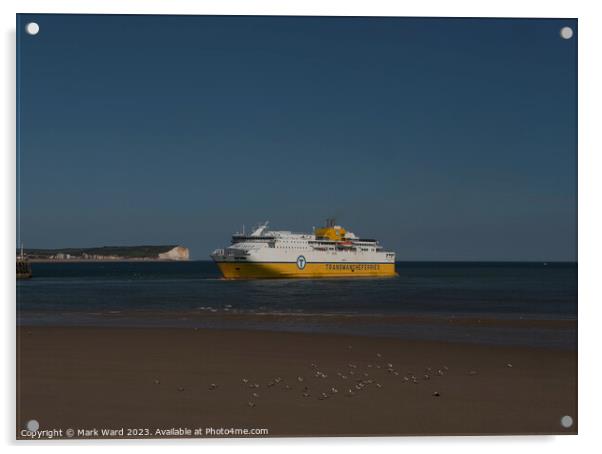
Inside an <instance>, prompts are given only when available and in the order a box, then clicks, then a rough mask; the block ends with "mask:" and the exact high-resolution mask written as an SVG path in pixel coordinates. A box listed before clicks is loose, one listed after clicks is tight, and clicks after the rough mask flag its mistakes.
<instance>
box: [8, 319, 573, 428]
mask: <svg viewBox="0 0 602 454" xmlns="http://www.w3.org/2000/svg"><path fill="white" fill-rule="evenodd" d="M17 346H18V355H17V362H18V364H17V421H16V422H17V438H27V437H26V436H25V435H23V434H22V433H21V430H22V428H23V427H24V426H25V424H26V422H27V421H29V420H31V419H35V420H37V421H39V423H40V429H41V430H42V429H63V431H65V430H66V429H67V428H73V429H75V430H76V431H77V429H93V428H96V429H98V430H100V429H120V428H124V429H125V430H126V431H127V429H128V428H130V429H134V428H138V429H148V431H149V433H150V434H151V435H155V434H156V432H155V431H156V429H163V430H167V429H170V428H189V429H191V430H192V431H194V429H197V428H201V429H202V435H203V436H220V434H219V430H218V432H216V433H215V434H214V435H211V434H210V433H205V429H206V428H213V429H220V428H226V429H229V428H238V429H245V428H246V429H268V431H269V433H268V436H277V437H279V436H366V435H466V434H478V435H482V434H561V433H563V434H575V433H576V432H577V353H576V351H571V350H553V349H542V348H521V347H500V346H484V345H476V344H460V343H443V342H412V341H405V340H399V339H389V338H369V337H359V336H342V335H326V334H301V333H281V332H262V331H226V330H202V329H184V328H180V329H176V328H174V329H170V328H135V329H134V328H92V327H20V328H18V329H17ZM388 364H391V365H392V367H389V366H388ZM427 368H430V369H428V370H427ZM388 369H389V370H388ZM439 370H440V372H438V371H439ZM425 374H426V375H428V376H429V377H428V379H426V378H425ZM316 375H319V376H316ZM324 375H325V377H324ZM412 375H414V376H415V377H416V383H413V381H412V379H411V376H412ZM299 377H300V378H301V379H302V380H303V381H300V379H299ZM404 377H407V378H408V381H405V380H404ZM243 379H246V380H248V382H247V383H243ZM278 379H280V380H278ZM358 380H363V381H366V383H365V384H364V386H363V387H362V386H361V385H360V387H361V389H359V390H358V389H356V385H358ZM368 381H371V382H370V383H369V382H368ZM212 384H213V385H215V387H213V386H212ZM255 384H256V385H258V387H257V388H255V387H251V386H252V385H255ZM305 387H307V389H305ZM212 388H214V389H212ZM333 388H334V389H336V390H337V391H338V392H334V391H333ZM349 389H352V391H353V395H352V396H348V394H349V393H348V390H349ZM253 393H256V394H257V397H254V396H253V395H252V394H253ZM322 393H326V396H327V398H323V396H322ZM304 394H306V395H307V396H304ZM250 403H251V404H250ZM564 415H570V416H571V417H572V418H573V420H574V422H575V423H574V425H573V426H572V427H570V428H564V427H563V426H562V425H561V423H560V421H561V418H562V417H563V416H564ZM172 433H173V432H172ZM194 435H195V434H194V432H193V436H194ZM196 435H197V436H198V435H199V434H198V433H197V434H196ZM120 436H121V435H113V437H120ZM124 436H125V437H127V433H126V434H124ZM164 436H170V435H169V432H166V435H164ZM250 436H255V435H250ZM76 438H77V432H76Z"/></svg>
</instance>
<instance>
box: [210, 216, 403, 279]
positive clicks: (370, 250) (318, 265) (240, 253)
mask: <svg viewBox="0 0 602 454" xmlns="http://www.w3.org/2000/svg"><path fill="white" fill-rule="evenodd" d="M211 258H212V259H213V260H214V262H215V263H216V264H217V266H218V268H219V269H220V271H221V273H222V275H223V277H224V278H226V279H260V278H324V277H326V278H331V277H344V278H354V277H390V276H396V275H397V273H396V271H395V252H392V251H386V250H384V249H383V247H382V246H381V245H379V243H378V241H376V240H374V239H366V238H360V237H358V236H356V235H355V234H354V233H352V232H350V231H347V230H346V229H344V228H343V227H341V226H340V225H337V224H336V222H335V220H334V219H328V220H327V221H326V225H325V226H324V227H320V228H314V232H313V233H311V234H310V233H293V232H290V231H283V230H269V229H268V222H265V223H264V224H261V225H259V226H258V227H256V228H255V229H254V230H253V231H252V233H251V234H250V235H247V234H245V233H244V228H243V232H242V233H235V234H234V235H232V242H231V245H230V246H228V247H227V248H225V249H216V250H215V251H213V253H212V254H211Z"/></svg>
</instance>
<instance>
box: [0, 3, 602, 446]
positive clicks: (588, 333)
mask: <svg viewBox="0 0 602 454" xmlns="http://www.w3.org/2000/svg"><path fill="white" fill-rule="evenodd" d="M0 8H1V11H2V15H1V16H0V17H1V18H2V19H1V20H2V28H3V30H2V32H3V34H2V37H3V46H2V52H3V55H2V63H3V64H2V70H0V73H1V77H2V84H1V85H0V86H1V87H2V98H3V108H2V110H1V111H0V112H1V113H0V115H1V117H2V118H1V121H0V127H1V128H2V130H1V131H2V133H1V135H0V136H1V137H2V138H3V139H4V153H3V154H2V163H1V169H2V172H3V178H2V180H1V181H2V183H1V184H0V191H1V192H2V196H1V197H0V200H1V203H2V206H1V210H2V211H1V212H2V213H4V214H6V216H5V218H4V219H5V221H4V222H3V223H2V232H3V235H2V238H3V241H2V249H1V250H0V251H1V257H2V262H1V263H2V273H0V276H1V279H2V289H3V290H4V292H3V293H4V296H5V298H3V300H2V307H3V309H4V317H3V322H4V332H3V333H2V338H3V340H5V342H4V345H3V348H2V362H1V365H2V375H1V376H2V377H3V379H4V382H3V386H2V391H3V397H4V399H3V400H2V402H3V403H4V408H3V411H2V413H1V422H0V429H1V430H2V441H4V443H5V444H9V445H10V446H9V448H14V447H15V442H13V441H12V440H13V439H14V427H15V426H14V420H15V416H14V404H15V400H14V389H13V388H14V384H15V379H14V360H15V350H14V333H15V329H14V317H15V309H14V304H15V285H14V264H13V263H14V262H13V260H14V253H15V89H14V86H15V64H14V59H15V34H14V33H15V13H17V12H21V13H27V12H29V13H122V14H237V15H241V14H250V15H261V14H268V15H340V16H379V15H382V16H449V17H567V18H575V17H576V18H578V19H579V30H578V33H579V361H580V364H579V365H580V368H579V386H580V388H579V396H580V398H579V432H580V435H579V436H576V437H575V436H556V437H434V438H426V437H425V438H367V439H358V438H355V439H342V438H337V439H269V440H217V441H216V440H211V441H207V440H200V441H197V440H194V441H191V440H179V441H153V442H149V441H138V442H132V441H130V442H120V441H114V442H72V443H66V442H45V443H44V444H43V445H42V444H41V443H35V444H33V446H31V444H28V443H19V444H20V445H21V446H22V449H25V450H26V451H27V450H29V449H35V447H36V446H38V447H39V448H41V449H45V450H47V449H50V450H53V451H54V450H61V451H62V450H63V449H65V447H66V446H65V445H67V446H73V447H75V448H76V449H79V448H81V447H83V445H86V447H87V448H90V449H97V450H98V449H106V447H107V445H108V444H110V445H111V449H118V450H121V449H124V448H127V449H131V448H133V447H138V448H140V447H141V448H143V449H144V450H145V451H146V450H148V451H151V452H160V451H162V450H164V449H165V448H166V447H167V446H172V445H174V446H178V447H179V448H185V449H194V450H195V451H198V450H199V448H200V449H207V448H210V449H212V450H213V449H221V448H224V449H226V450H228V451H232V450H235V449H240V448H244V449H245V450H250V452H261V453H263V452H264V451H266V450H270V451H276V450H278V451H282V450H287V451H289V452H304V453H306V452H307V451H308V450H311V451H315V450H316V449H321V448H326V449H329V450H337V449H341V450H344V451H345V452H346V453H347V452H364V451H365V450H366V449H367V448H369V447H372V446H374V447H378V448H394V449H395V450H400V449H405V450H411V451H416V450H424V449H426V450H428V451H431V450H433V451H434V450H436V451H438V452H442V451H444V452H446V453H454V452H458V453H459V452H461V453H463V454H465V453H469V452H479V453H481V452H482V451H483V450H487V452H491V453H495V452H500V453H504V454H507V453H508V451H510V450H516V449H520V450H523V449H525V450H526V449H530V450H533V449H541V448H543V449H545V450H546V452H547V453H548V452H549V453H555V452H562V453H563V454H566V453H567V450H569V449H575V448H577V449H580V450H590V449H591V450H593V448H594V446H595V445H596V444H598V445H599V444H600V443H599V442H598V440H597V439H596V433H597V422H598V420H599V419H600V418H599V414H600V410H601V409H602V405H601V404H602V402H601V399H600V395H602V389H601V388H602V385H601V384H600V383H599V380H600V379H601V378H602V374H601V368H600V365H599V364H600V361H601V358H600V354H599V351H598V348H597V347H598V345H601V342H600V335H599V333H600V331H601V330H600V328H599V327H598V324H599V323H600V321H602V316H601V311H600V306H601V305H602V301H600V298H597V297H599V296H600V292H599V291H597V287H596V283H597V281H599V280H600V276H599V274H600V265H599V263H600V262H601V261H602V250H601V249H602V248H601V247H600V245H601V240H600V237H601V235H602V222H601V215H600V213H601V207H602V191H601V183H600V181H601V180H602V175H601V174H600V160H601V158H600V154H601V153H602V146H601V145H602V144H601V140H600V134H599V130H600V129H602V125H601V124H600V123H601V120H602V116H601V115H600V114H599V111H600V107H601V106H602V99H601V96H600V94H601V90H600V86H601V84H602V82H601V81H602V70H601V64H600V61H601V59H600V57H599V52H600V49H602V46H601V31H602V23H601V21H600V14H599V8H597V7H596V2H593V1H587V2H586V1H575V0H572V1H569V0H566V1H562V2H561V1H555V0H554V1H527V0H505V1H495V2H494V1H471V0H455V1H445V0H441V1H415V2H408V1H406V2H402V1H398V2H394V1H384V0H365V1H357V0H347V1H329V0H304V1H301V0H289V1H287V2H283V1H276V0H272V1H267V0H254V1H244V0H236V1H228V0H222V1H219V0H212V1H201V0H198V1H192V0H189V1H186V0H171V1H158V0H155V1H153V0H104V1H103V0H87V1H81V0H79V1H76V0H70V1H68V0H54V1H42V0H37V1H26V0H23V1H19V2H14V1H13V2H9V1H4V2H0ZM596 442H598V443H596Z"/></svg>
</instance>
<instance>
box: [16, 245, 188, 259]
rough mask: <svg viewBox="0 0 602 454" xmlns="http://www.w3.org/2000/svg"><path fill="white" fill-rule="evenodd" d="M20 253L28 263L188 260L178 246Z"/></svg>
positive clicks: (45, 250) (185, 251)
mask: <svg viewBox="0 0 602 454" xmlns="http://www.w3.org/2000/svg"><path fill="white" fill-rule="evenodd" d="M22 253H23V255H24V257H26V258H27V259H28V260H29V261H30V262H129V261H136V262H139V261H161V262H163V261H188V260H190V251H189V250H188V248H187V247H184V246H180V245H165V246H164V245H161V246H148V245H145V246H102V247H94V248H62V249H24V250H23V252H22ZM17 254H19V252H18V253H17Z"/></svg>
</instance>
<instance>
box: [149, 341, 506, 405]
mask: <svg viewBox="0 0 602 454" xmlns="http://www.w3.org/2000/svg"><path fill="white" fill-rule="evenodd" d="M348 348H349V349H351V348H352V347H351V346H349V347H348ZM375 356H376V360H375V361H373V362H371V363H368V364H366V365H365V367H366V369H365V370H361V369H360V368H358V365H357V364H356V363H353V362H350V363H348V364H347V367H345V368H343V370H339V371H337V372H336V374H335V375H336V377H338V383H339V385H336V384H333V383H332V378H334V377H331V380H330V381H328V378H329V375H328V374H327V373H326V372H324V371H323V370H321V369H320V368H319V367H318V366H317V365H316V364H315V363H311V364H310V365H309V367H310V371H311V372H310V374H304V375H298V376H297V377H295V378H294V379H293V380H291V381H292V384H291V383H288V382H287V381H285V380H284V379H283V378H282V377H279V376H278V377H274V378H272V379H271V380H269V381H268V382H267V383H265V384H264V386H265V388H267V389H270V388H275V387H276V388H280V389H283V390H286V391H294V390H295V389H297V390H298V391H300V396H301V397H303V398H317V399H318V400H325V399H330V398H333V397H335V396H337V395H342V396H345V397H354V396H356V395H358V394H359V393H361V392H362V391H364V390H365V389H368V388H370V387H374V388H376V389H382V388H383V385H382V383H380V381H379V380H378V379H377V378H376V377H377V376H380V377H385V376H390V377H399V382H400V383H401V384H405V383H408V384H409V383H411V384H415V385H418V384H420V383H421V382H424V381H427V380H431V379H432V378H436V377H442V376H444V375H446V374H447V372H448V371H449V368H448V367H447V366H446V365H443V366H441V367H439V368H432V367H426V368H425V369H424V370H423V372H422V373H420V374H417V373H414V372H408V373H406V374H405V375H402V374H401V373H400V372H399V371H398V370H397V369H396V368H395V366H394V365H393V363H391V362H385V360H384V359H383V357H382V355H381V354H380V353H376V355H375ZM506 367H508V368H512V367H513V366H512V364H511V363H507V364H506ZM477 374H478V372H477V371H476V370H470V371H468V375H477ZM312 379H314V380H313V382H314V383H313V384H312V383H311V381H312ZM341 381H342V382H341ZM381 381H382V380H381ZM154 383H155V384H156V385H158V384H160V381H159V380H158V379H155V380H154ZM310 384H311V386H310ZM241 385H242V386H243V387H246V388H247V389H248V391H249V401H248V402H247V406H249V407H251V408H254V407H255V406H256V405H257V402H258V401H260V398H261V393H262V388H263V387H262V386H261V385H260V384H259V383H256V382H254V381H251V380H249V379H248V378H246V377H243V378H242V379H241ZM217 388H218V385H217V384H215V383H211V384H210V385H209V386H208V390H209V391H214V390H216V389H217ZM178 391H179V392H182V391H184V388H183V387H178ZM431 395H432V397H434V398H438V397H440V396H441V394H440V393H439V392H438V391H433V393H432V394H431Z"/></svg>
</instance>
